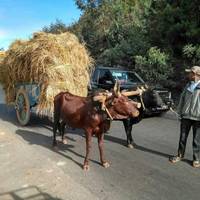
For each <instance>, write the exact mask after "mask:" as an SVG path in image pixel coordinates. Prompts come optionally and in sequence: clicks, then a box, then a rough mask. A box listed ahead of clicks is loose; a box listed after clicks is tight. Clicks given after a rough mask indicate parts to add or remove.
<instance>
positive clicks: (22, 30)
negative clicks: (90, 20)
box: [0, 0, 81, 50]
mask: <svg viewBox="0 0 200 200" xmlns="http://www.w3.org/2000/svg"><path fill="white" fill-rule="evenodd" d="M74 2H75V1H74V0H0V48H4V49H5V50H6V49H8V47H9V45H10V44H11V43H12V42H13V41H14V40H16V39H28V38H30V37H31V36H32V33H33V32H37V31H40V30H41V29H42V28H43V27H44V26H48V25H49V24H51V23H53V22H55V21H56V19H59V20H61V21H62V22H63V23H65V24H67V25H70V24H71V23H73V22H75V21H77V20H78V19H79V17H80V14H81V13H80V11H79V10H78V8H77V7H76V5H75V3H74Z"/></svg>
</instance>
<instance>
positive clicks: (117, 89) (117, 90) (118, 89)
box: [114, 81, 121, 96]
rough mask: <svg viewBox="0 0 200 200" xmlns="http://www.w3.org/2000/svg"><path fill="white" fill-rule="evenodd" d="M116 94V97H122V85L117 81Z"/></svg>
mask: <svg viewBox="0 0 200 200" xmlns="http://www.w3.org/2000/svg"><path fill="white" fill-rule="evenodd" d="M114 93H115V95H116V96H121V93H120V83H119V81H116V82H115V86H114Z"/></svg>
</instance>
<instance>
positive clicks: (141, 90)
mask: <svg viewBox="0 0 200 200" xmlns="http://www.w3.org/2000/svg"><path fill="white" fill-rule="evenodd" d="M144 91H145V89H144V87H141V88H139V87H138V88H137V90H135V91H124V92H122V94H123V95H124V96H127V97H128V96H135V95H140V96H141V95H142V93H143V92H144Z"/></svg>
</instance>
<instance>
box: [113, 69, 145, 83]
mask: <svg viewBox="0 0 200 200" xmlns="http://www.w3.org/2000/svg"><path fill="white" fill-rule="evenodd" d="M111 74H112V76H113V77H114V79H115V80H118V81H119V82H120V83H121V84H133V83H136V84H137V83H144V81H143V80H142V78H140V77H139V76H138V75H137V74H136V73H134V72H129V71H114V70H112V71H111Z"/></svg>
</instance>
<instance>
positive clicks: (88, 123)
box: [53, 92, 139, 170]
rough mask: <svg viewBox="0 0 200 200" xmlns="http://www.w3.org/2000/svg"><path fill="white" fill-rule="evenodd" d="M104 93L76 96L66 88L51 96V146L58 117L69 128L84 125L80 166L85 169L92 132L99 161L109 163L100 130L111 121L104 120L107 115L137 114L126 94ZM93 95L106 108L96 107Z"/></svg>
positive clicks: (122, 116) (104, 163) (103, 163)
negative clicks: (98, 153)
mask: <svg viewBox="0 0 200 200" xmlns="http://www.w3.org/2000/svg"><path fill="white" fill-rule="evenodd" d="M116 94H117V95H116ZM104 96H105V95H104ZM106 97H107V98H101V95H98V96H95V97H94V96H93V97H92V96H91V97H80V96H75V95H73V94H71V93H69V92H61V93H59V94H58V95H56V96H55V98H54V127H53V134H54V136H53V146H54V147H55V146H56V145H57V142H56V131H57V129H58V128H59V126H60V121H62V123H63V124H67V125H69V126H70V127H72V128H81V129H84V130H85V135H86V156H85V161H84V164H83V169H84V170H88V169H89V154H90V150H91V140H92V136H93V135H96V136H97V138H98V146H99V152H100V161H101V164H102V165H103V166H104V167H105V168H107V167H109V163H108V162H107V161H106V160H105V157H104V153H103V137H104V133H105V132H106V131H108V129H109V128H110V122H111V120H108V117H109V116H110V117H112V118H114V119H126V118H128V117H137V116H138V115H139V111H138V109H137V108H136V106H135V104H134V103H133V102H132V101H130V99H128V98H127V97H126V96H124V95H121V94H119V93H111V94H110V95H106ZM94 99H95V100H96V101H97V100H98V101H100V102H101V103H102V102H103V103H104V104H105V108H106V110H107V112H106V111H102V110H101V109H98V108H97V106H95V105H94V104H95V102H94ZM102 99H103V101H102ZM108 113H109V114H108Z"/></svg>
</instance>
